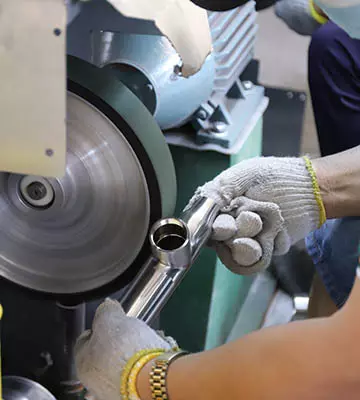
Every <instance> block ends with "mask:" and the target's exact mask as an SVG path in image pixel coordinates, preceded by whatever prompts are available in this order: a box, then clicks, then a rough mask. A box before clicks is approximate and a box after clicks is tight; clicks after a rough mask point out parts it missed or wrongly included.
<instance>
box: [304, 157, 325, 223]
mask: <svg viewBox="0 0 360 400" xmlns="http://www.w3.org/2000/svg"><path fill="white" fill-rule="evenodd" d="M304 161H305V165H306V169H307V170H308V172H309V174H310V177H311V182H312V187H313V191H314V196H315V199H316V203H317V205H318V207H319V214H320V215H319V228H320V226H321V225H322V224H323V223H324V222H325V221H326V211H325V207H324V203H323V201H322V198H321V194H320V188H319V184H318V181H317V178H316V173H315V170H314V167H313V165H312V163H311V161H310V159H309V158H308V157H304Z"/></svg>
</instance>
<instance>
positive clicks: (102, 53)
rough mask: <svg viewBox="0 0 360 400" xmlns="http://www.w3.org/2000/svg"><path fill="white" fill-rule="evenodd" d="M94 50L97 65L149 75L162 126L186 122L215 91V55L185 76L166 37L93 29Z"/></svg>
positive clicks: (168, 126)
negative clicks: (132, 68)
mask: <svg viewBox="0 0 360 400" xmlns="http://www.w3.org/2000/svg"><path fill="white" fill-rule="evenodd" d="M136 23H137V24H141V23H143V21H137V22H136ZM92 49H93V53H92V62H93V63H94V64H95V65H97V66H100V67H104V66H108V65H116V64H121V65H127V66H132V67H134V68H136V69H137V70H138V71H140V72H141V73H142V74H143V75H144V76H145V77H146V78H147V80H148V82H150V86H151V90H153V91H154V92H155V97H156V107H155V110H154V113H153V114H154V117H155V119H156V121H157V122H158V124H159V125H160V127H161V128H162V129H168V128H171V127H174V126H179V125H182V124H183V123H185V122H186V121H187V120H188V119H189V118H190V117H191V116H192V115H193V113H194V112H195V111H196V110H197V109H198V107H199V106H200V105H201V104H202V103H203V102H205V101H207V100H208V99H209V97H210V95H211V93H212V90H213V84H214V79H215V61H214V57H213V56H212V55H209V56H208V58H207V59H206V62H205V63H204V65H203V66H202V68H201V70H200V71H199V72H198V73H196V74H195V75H193V76H191V77H189V78H184V77H182V76H181V74H180V73H179V72H178V71H179V69H180V68H179V67H180V66H181V58H180V56H179V54H178V53H177V52H176V51H175V49H174V48H173V46H172V45H171V43H170V41H169V40H168V39H167V38H166V37H165V36H160V35H153V34H151V35H144V34H142V35H138V34H132V33H130V34H129V33H124V32H111V31H93V36H92ZM149 49H151V51H150V52H149ZM125 83H126V82H125ZM150 86H148V85H146V87H145V86H144V89H143V90H145V91H146V90H147V89H148V88H150Z"/></svg>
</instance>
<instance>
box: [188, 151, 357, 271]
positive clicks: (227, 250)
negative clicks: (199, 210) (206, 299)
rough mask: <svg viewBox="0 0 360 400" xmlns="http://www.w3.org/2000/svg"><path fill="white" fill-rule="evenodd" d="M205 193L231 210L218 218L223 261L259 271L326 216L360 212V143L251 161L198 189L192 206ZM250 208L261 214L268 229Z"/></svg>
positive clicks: (216, 235) (216, 242) (216, 233)
mask: <svg viewBox="0 0 360 400" xmlns="http://www.w3.org/2000/svg"><path fill="white" fill-rule="evenodd" d="M201 196H205V197H210V198H212V199H213V200H214V201H216V202H217V203H218V204H219V206H220V208H221V210H222V212H223V214H225V216H224V215H220V216H219V217H218V219H217V220H216V221H215V223H214V225H213V236H212V239H213V247H214V248H215V249H216V251H217V253H218V255H219V257H220V259H221V260H222V262H223V264H225V265H226V266H227V267H228V268H230V269H231V270H232V271H233V272H236V273H241V274H248V273H252V272H258V271H260V270H263V269H265V268H266V267H267V266H268V265H269V264H270V262H271V258H272V256H273V255H281V254H285V253H286V252H287V251H288V250H289V248H290V246H291V245H292V244H294V243H296V242H297V241H299V240H300V239H303V238H305V237H306V236H307V235H308V234H309V233H310V232H312V231H314V230H316V229H317V228H319V227H320V226H321V225H322V224H323V223H324V222H325V220H326V218H329V219H330V218H335V217H345V216H360V146H359V147H355V148H353V149H351V150H348V151H345V152H342V153H339V154H337V155H334V156H329V157H325V158H319V159H316V160H313V161H312V162H311V161H310V160H309V159H306V158H295V157H293V158H289V157H259V158H253V159H251V160H245V161H242V162H240V163H239V164H236V165H234V166H233V167H231V168H229V169H227V170H225V171H224V172H222V173H221V174H220V175H218V176H217V177H215V178H214V179H213V180H212V181H210V182H207V183H206V184H205V185H203V186H202V187H200V188H198V189H197V191H196V193H195V194H194V196H193V198H192V199H191V200H190V204H192V202H194V200H196V199H197V198H198V197H201ZM244 212H245V213H246V215H244ZM249 212H252V213H255V214H258V216H260V217H261V220H262V222H263V226H262V228H261V225H259V223H258V222H257V221H256V218H255V216H254V215H252V214H250V215H249ZM255 224H257V226H260V228H261V230H260V231H259V230H255V231H254V226H255Z"/></svg>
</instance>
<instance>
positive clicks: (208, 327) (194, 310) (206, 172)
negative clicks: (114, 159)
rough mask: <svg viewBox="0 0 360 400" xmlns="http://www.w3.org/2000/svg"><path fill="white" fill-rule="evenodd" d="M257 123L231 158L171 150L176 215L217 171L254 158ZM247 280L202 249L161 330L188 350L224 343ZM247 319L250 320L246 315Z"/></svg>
mask: <svg viewBox="0 0 360 400" xmlns="http://www.w3.org/2000/svg"><path fill="white" fill-rule="evenodd" d="M261 143H262V119H260V120H259V121H258V123H257V125H256V126H255V128H254V129H253V131H252V133H251V134H250V135H249V137H248V139H247V141H246V142H245V143H244V146H243V147H242V149H241V150H240V151H239V152H238V153H237V154H235V155H232V156H228V155H224V154H220V153H217V152H213V151H205V152H199V151H195V150H190V149H187V148H183V147H176V146H171V147H170V150H171V153H172V155H173V159H174V163H175V169H176V174H177V181H178V193H179V195H178V201H177V207H176V215H179V214H180V212H181V210H182V209H183V208H184V206H185V205H186V204H187V202H188V201H189V199H190V197H191V196H192V195H193V193H194V191H195V189H196V188H197V187H198V186H200V185H202V184H204V183H205V182H206V181H208V180H211V179H212V178H214V177H215V176H216V175H218V174H219V173H220V172H221V171H223V170H224V169H226V168H228V167H229V166H231V165H233V164H235V163H237V162H239V161H241V160H244V159H246V158H250V157H255V156H258V155H260V152H261ZM251 281H252V278H250V277H242V276H237V275H234V274H232V273H231V272H229V271H227V270H226V269H225V267H224V266H222V265H221V263H220V262H219V261H218V259H217V257H216V254H215V252H214V251H213V250H210V249H204V250H203V251H202V252H201V254H200V256H199V258H198V259H197V260H196V262H195V263H194V265H193V266H192V268H191V270H190V272H189V273H188V275H187V276H186V277H185V279H184V281H183V282H182V283H181V285H180V286H179V288H178V289H177V290H176V292H175V293H174V295H173V296H172V298H171V299H170V300H169V302H168V303H167V305H166V307H165V308H164V310H163V311H162V313H161V321H160V322H161V328H162V329H164V330H165V332H166V334H168V335H171V336H174V337H175V338H176V339H177V341H178V343H179V345H180V346H182V347H183V348H185V349H187V350H189V351H193V352H195V351H201V350H203V349H204V348H205V347H206V348H209V347H214V346H217V345H219V344H222V343H224V342H225V340H226V339H227V336H228V334H229V333H230V330H231V329H232V326H233V324H234V322H235V319H236V316H237V314H238V312H239V309H240V308H241V305H242V303H243V301H244V299H245V297H246V295H247V292H248V290H249V287H250V284H251ZM249 318H251V315H249Z"/></svg>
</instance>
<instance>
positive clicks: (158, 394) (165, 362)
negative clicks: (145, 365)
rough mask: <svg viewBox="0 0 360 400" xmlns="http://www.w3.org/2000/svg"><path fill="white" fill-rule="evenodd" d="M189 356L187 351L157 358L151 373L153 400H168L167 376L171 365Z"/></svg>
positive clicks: (166, 354)
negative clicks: (180, 358)
mask: <svg viewBox="0 0 360 400" xmlns="http://www.w3.org/2000/svg"><path fill="white" fill-rule="evenodd" d="M186 354H189V353H188V352H187V351H178V352H176V353H164V354H161V355H160V356H158V357H156V359H155V362H154V365H153V366H152V369H151V372H150V387H151V394H152V398H153V400H168V399H169V397H168V394H167V387H166V376H167V372H168V369H169V366H170V364H171V363H172V362H173V361H175V360H176V359H178V358H179V357H182V356H185V355H186Z"/></svg>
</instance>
